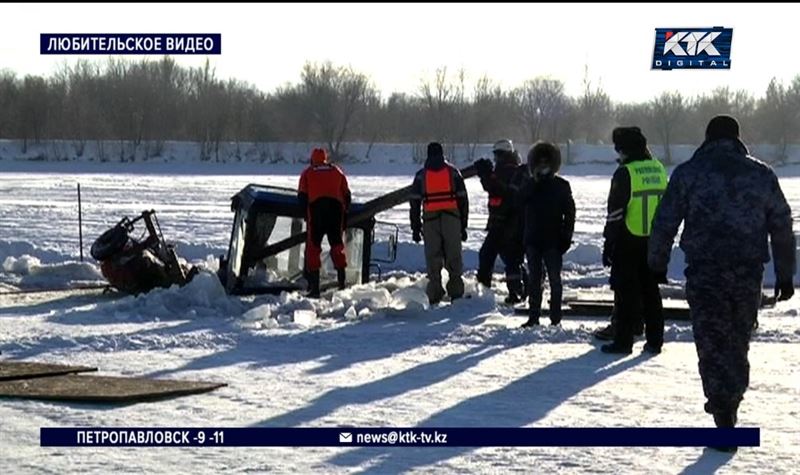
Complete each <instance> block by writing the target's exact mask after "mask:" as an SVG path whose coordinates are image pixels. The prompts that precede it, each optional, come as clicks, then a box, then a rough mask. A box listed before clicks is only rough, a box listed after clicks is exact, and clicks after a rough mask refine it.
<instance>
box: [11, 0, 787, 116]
mask: <svg viewBox="0 0 800 475" xmlns="http://www.w3.org/2000/svg"><path fill="white" fill-rule="evenodd" d="M0 18H2V19H3V22H2V23H3V27H2V28H0V69H4V68H5V69H10V70H12V71H15V72H16V73H18V74H20V75H24V74H50V73H51V72H53V71H54V70H55V69H56V68H57V66H58V64H59V63H63V62H64V61H67V62H70V63H71V62H74V61H75V60H76V58H77V57H75V56H42V55H40V54H39V34H40V33H221V34H222V55H220V56H212V57H211V58H212V64H214V65H215V66H216V69H217V73H218V75H219V76H221V77H226V78H227V77H236V78H239V79H242V80H245V81H248V82H250V83H253V84H255V85H256V86H257V87H259V88H261V89H262V90H265V91H269V90H272V89H273V88H275V87H276V86H278V85H281V84H283V83H285V82H287V81H296V80H297V79H298V78H299V76H300V70H301V68H302V65H303V63H304V62H305V61H307V60H311V61H322V60H331V61H333V62H334V63H337V64H349V65H351V66H353V67H354V68H356V69H358V70H360V71H363V72H365V73H368V74H369V75H370V76H371V77H372V79H373V80H374V82H375V85H376V86H377V87H378V88H379V89H380V90H381V91H383V93H384V94H387V95H388V94H389V93H391V92H394V91H402V92H415V91H416V90H417V88H418V86H419V82H420V78H421V77H425V76H427V77H430V76H431V75H432V74H433V72H434V71H435V70H436V68H437V67H440V66H447V67H448V70H453V71H455V70H456V69H458V68H461V67H463V68H465V69H466V71H467V73H468V75H469V76H468V77H469V78H470V79H472V80H474V79H476V78H477V77H479V76H481V75H482V74H484V73H486V74H488V75H489V76H490V77H492V78H494V79H496V80H498V81H500V82H501V83H502V84H503V85H504V86H507V87H512V86H515V85H518V84H520V83H521V82H522V81H524V80H525V79H528V78H532V77H535V76H537V75H549V76H551V77H554V78H559V79H562V80H564V81H565V83H566V85H567V92H568V93H571V94H576V93H578V92H579V91H580V90H581V87H582V81H583V77H584V65H588V67H589V73H590V77H591V79H593V81H594V82H595V83H597V82H601V83H602V85H603V87H604V88H605V89H606V91H607V92H608V93H609V94H610V95H611V96H612V98H614V99H615V100H620V101H635V100H645V99H649V98H651V97H653V96H654V95H656V94H657V93H660V92H662V91H664V90H681V91H682V92H684V93H688V94H694V93H697V92H703V91H710V90H711V89H713V88H714V87H716V86H718V85H729V86H731V87H733V88H743V89H748V90H750V91H751V92H753V93H754V94H756V95H761V94H762V93H763V91H764V90H765V88H766V86H767V84H768V82H769V80H770V78H771V77H773V76H776V77H778V78H779V79H783V80H790V79H791V78H792V77H794V75H795V74H798V73H800V55H798V54H797V52H796V50H795V48H796V45H797V43H798V40H797V37H796V33H795V31H797V22H798V21H799V20H798V19H800V5H795V4H738V3H730V4H694V3H684V4H678V3H664V4H640V5H632V4H605V5H598V4H496V3H490V4H463V5H459V4H373V5H364V4H299V5H298V4H263V5H253V4H216V5H215V4H194V5H192V4H108V5H97V4H72V5H65V4H39V5H30V4H0ZM709 26H725V27H732V28H733V29H734V31H733V48H732V54H731V66H732V68H731V70H730V71H651V70H650V62H651V59H652V55H653V45H654V39H655V37H654V35H655V32H654V29H655V28H657V27H658V28H662V27H670V28H671V27H709ZM92 58H95V59H98V58H103V57H102V56H94V57H92ZM131 58H136V57H133V56H131ZM176 59H177V60H178V61H179V62H180V63H181V64H185V65H199V64H201V63H202V62H203V61H204V60H205V57H204V56H176Z"/></svg>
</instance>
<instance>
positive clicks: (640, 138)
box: [611, 127, 647, 155]
mask: <svg viewBox="0 0 800 475" xmlns="http://www.w3.org/2000/svg"><path fill="white" fill-rule="evenodd" d="M611 139H612V140H613V141H614V150H616V151H617V152H620V153H624V154H625V155H641V154H644V153H646V152H647V139H646V138H645V136H644V134H642V129H640V128H639V127H617V128H615V129H614V132H612V134H611Z"/></svg>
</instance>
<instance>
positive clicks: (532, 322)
mask: <svg viewBox="0 0 800 475" xmlns="http://www.w3.org/2000/svg"><path fill="white" fill-rule="evenodd" d="M536 326H539V315H537V314H535V313H533V312H531V313H530V314H529V316H528V321H527V322H525V323H523V324H522V328H532V327H536Z"/></svg>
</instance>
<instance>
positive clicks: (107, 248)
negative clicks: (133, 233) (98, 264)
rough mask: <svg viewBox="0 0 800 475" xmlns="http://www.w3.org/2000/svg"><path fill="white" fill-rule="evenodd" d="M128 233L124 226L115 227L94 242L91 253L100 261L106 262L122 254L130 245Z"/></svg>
mask: <svg viewBox="0 0 800 475" xmlns="http://www.w3.org/2000/svg"><path fill="white" fill-rule="evenodd" d="M128 239H129V238H128V231H126V230H125V228H123V227H122V226H114V227H113V228H111V229H109V230H108V231H106V232H104V233H103V234H101V235H100V237H99V238H97V239H96V240H95V241H94V244H92V249H91V251H90V253H91V254H92V257H94V258H95V259H96V260H98V261H104V260H106V259H108V258H110V257H112V256H113V255H114V254H117V253H119V252H121V251H122V250H123V249H124V248H125V245H126V244H127V243H128Z"/></svg>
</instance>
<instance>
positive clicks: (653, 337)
mask: <svg viewBox="0 0 800 475" xmlns="http://www.w3.org/2000/svg"><path fill="white" fill-rule="evenodd" d="M612 139H613V141H614V148H615V150H616V151H617V153H619V154H620V158H621V160H620V166H619V167H618V168H617V171H616V172H614V176H613V178H612V179H611V191H610V192H609V195H608V217H607V218H606V225H605V229H604V230H603V237H604V238H605V243H604V245H603V265H604V266H606V267H611V281H612V283H613V287H614V292H615V298H614V300H615V304H616V309H615V311H616V317H617V319H616V325H615V326H616V329H615V330H616V331H615V333H614V341H613V343H610V344H606V345H603V346H602V347H601V350H602V351H603V352H604V353H616V354H630V353H631V352H632V351H633V333H634V326H635V324H636V320H637V318H638V315H640V314H641V315H642V316H643V317H644V321H645V336H646V338H647V343H645V346H644V350H645V351H646V352H649V353H651V354H658V353H660V352H661V346H662V344H663V343H664V316H663V314H662V307H661V294H660V292H659V289H658V284H659V282H664V283H666V281H667V276H666V271H664V272H663V273H661V274H659V275H658V276H656V275H654V274H653V273H652V272H651V271H650V268H649V267H648V265H647V244H648V239H649V236H650V230H651V224H652V221H653V217H654V216H655V213H656V210H657V209H658V203H659V201H660V199H661V195H662V194H663V193H664V190H665V189H666V187H667V172H666V170H665V169H664V166H663V165H662V164H661V162H659V161H658V160H656V159H654V158H653V157H652V155H651V154H650V151H649V150H648V149H647V139H646V138H645V136H644V135H643V134H642V131H641V130H640V129H639V128H638V127H617V128H616V129H614V132H613V134H612Z"/></svg>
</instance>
